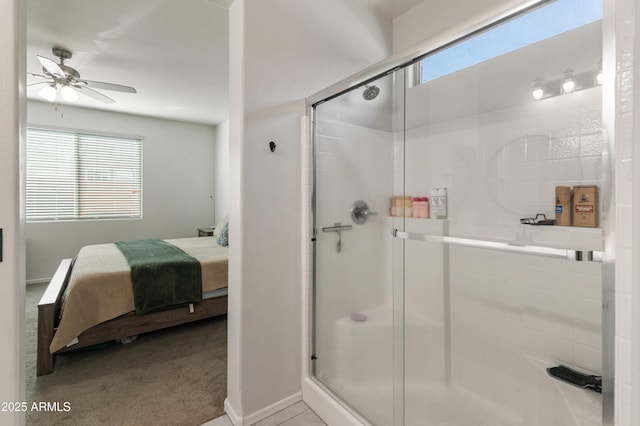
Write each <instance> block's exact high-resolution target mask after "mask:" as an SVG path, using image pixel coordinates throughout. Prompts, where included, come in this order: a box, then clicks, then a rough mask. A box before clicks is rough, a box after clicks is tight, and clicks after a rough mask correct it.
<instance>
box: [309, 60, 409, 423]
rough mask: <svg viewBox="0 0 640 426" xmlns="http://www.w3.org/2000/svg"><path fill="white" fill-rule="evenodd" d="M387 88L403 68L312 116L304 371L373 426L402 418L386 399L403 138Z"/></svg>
mask: <svg viewBox="0 0 640 426" xmlns="http://www.w3.org/2000/svg"><path fill="white" fill-rule="evenodd" d="M396 87H399V88H400V92H401V93H400V96H401V95H402V91H403V87H404V84H403V73H402V72H400V73H399V74H396V73H392V74H389V75H386V76H384V77H382V78H380V79H377V80H375V81H371V82H369V83H368V84H367V85H365V86H362V87H360V88H358V89H355V90H352V91H350V92H348V93H345V94H343V95H341V96H339V97H336V98H333V99H330V100H328V101H325V102H323V103H321V104H318V105H316V106H315V111H314V133H315V135H314V140H315V142H314V143H315V146H314V151H315V153H314V158H315V168H314V170H315V179H314V200H315V201H314V222H315V223H314V230H315V255H314V262H315V263H314V269H315V281H314V325H313V331H314V344H313V358H314V360H313V366H312V367H313V375H314V377H315V378H316V380H318V381H319V382H320V383H321V384H322V385H324V386H325V387H326V388H327V389H328V390H329V391H330V392H332V393H334V394H335V395H336V396H337V397H338V398H339V399H340V400H341V401H343V402H344V403H345V404H346V405H348V406H349V407H350V408H351V409H352V410H354V411H355V412H356V413H357V415H359V416H361V417H362V418H363V419H366V420H367V421H368V422H370V423H372V424H377V425H390V424H402V418H398V417H396V418H395V419H394V415H395V416H402V405H401V401H402V397H398V396H397V395H396V396H395V397H394V393H396V392H401V391H402V386H401V383H402V373H403V371H402V354H401V352H402V350H403V343H402V341H401V339H402V329H403V327H402V324H399V323H398V321H401V320H402V315H398V312H397V308H398V307H399V308H401V307H402V300H403V298H402V295H401V294H398V293H397V292H398V291H400V292H401V291H402V281H401V280H402V272H403V271H402V269H397V268H396V269H394V263H398V262H394V258H401V257H402V242H401V241H397V240H396V239H394V238H393V235H392V230H393V229H394V226H397V225H396V224H394V223H393V221H392V218H390V216H389V209H390V206H389V200H390V194H393V193H394V186H398V185H400V186H402V184H403V174H402V173H400V174H398V171H397V170H394V155H395V154H394V150H395V149H396V148H395V141H396V139H397V138H402V137H403V136H402V131H401V129H400V131H398V130H396V127H397V124H396V123H394V120H395V118H396V117H398V115H399V114H400V115H399V116H400V117H401V118H402V114H401V113H402V111H401V110H396V111H393V104H394V103H397V102H396V101H395V100H394V96H398V94H397V93H395V94H394V88H396ZM401 124H402V120H400V125H401ZM398 177H399V179H400V180H399V181H397V180H398ZM399 264H400V265H402V262H401V261H400V262H399ZM398 301H400V305H399V306H395V308H396V310H395V311H394V302H398ZM394 312H395V313H394ZM397 351H399V352H400V353H396V352H397ZM398 363H400V364H399V365H398ZM394 401H400V406H398V407H396V408H395V409H394ZM394 413H395V414H394Z"/></svg>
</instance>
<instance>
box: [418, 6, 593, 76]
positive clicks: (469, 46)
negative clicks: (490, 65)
mask: <svg viewBox="0 0 640 426" xmlns="http://www.w3.org/2000/svg"><path fill="white" fill-rule="evenodd" d="M602 15H603V5H602V0H557V1H554V2H552V3H550V4H549V5H547V6H545V7H541V8H540V9H538V10H535V11H533V12H531V13H528V14H526V15H522V16H520V17H518V18H515V19H513V20H511V21H509V22H506V23H504V24H503V25H499V26H497V27H493V28H491V29H490V30H488V31H485V32H482V33H480V34H478V35H476V36H474V37H471V38H468V39H465V40H464V41H462V42H460V43H457V44H455V45H453V46H451V47H449V48H446V49H443V50H442V51H440V52H436V53H434V54H432V55H429V56H427V57H426V58H425V59H423V60H422V61H420V62H419V64H420V68H421V73H420V75H421V79H420V82H421V83H427V82H429V81H431V80H435V79H436V78H439V77H442V76H444V75H447V74H450V73H453V72H455V71H458V70H461V69H464V68H467V67H470V66H473V65H476V64H479V63H481V62H484V61H487V60H489V59H492V58H495V57H497V56H500V55H504V54H505V53H509V52H512V51H514V50H517V49H520V48H522V47H525V46H528V45H531V44H534V43H537V42H539V41H542V40H545V39H548V38H550V37H553V36H555V35H558V34H561V33H564V32H566V31H570V30H572V29H575V28H578V27H581V26H583V25H587V24H589V23H592V22H595V21H597V20H600V19H602Z"/></svg>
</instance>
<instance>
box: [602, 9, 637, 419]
mask: <svg viewBox="0 0 640 426" xmlns="http://www.w3.org/2000/svg"><path fill="white" fill-rule="evenodd" d="M605 5H606V6H608V8H607V10H608V11H609V13H613V16H611V18H613V19H614V28H615V33H614V34H613V37H614V39H615V48H616V50H615V68H613V67H612V69H611V70H610V71H611V72H612V73H613V72H615V76H616V78H615V99H616V101H615V117H614V118H615V135H616V138H615V140H616V155H615V158H616V177H615V179H616V185H615V187H616V193H615V198H616V241H615V258H616V260H615V262H616V264H615V276H616V279H615V281H616V295H615V311H616V318H615V323H616V331H615V333H616V337H615V379H616V382H615V424H616V425H618V426H627V425H638V424H640V418H638V417H634V415H633V413H639V412H640V408H638V407H639V405H640V402H639V401H638V400H637V399H636V398H633V397H632V395H633V392H635V394H636V395H638V390H637V389H634V388H636V387H637V386H639V384H638V383H634V382H633V380H634V379H637V378H638V375H637V374H636V375H635V376H634V375H633V374H634V365H637V364H638V360H637V359H633V358H632V345H633V344H634V343H635V345H636V347H638V343H637V342H633V341H632V336H633V330H632V324H633V311H634V310H637V309H640V307H639V306H637V305H636V306H633V305H632V283H633V277H632V269H633V267H632V263H633V261H632V259H633V252H632V247H633V242H632V239H631V236H632V233H631V229H632V225H633V219H632V218H633V215H634V214H633V213H632V208H631V207H632V194H633V192H634V188H633V152H634V148H633V131H634V128H633V127H634V123H633V121H634V104H633V92H634V84H633V75H634V71H635V72H637V71H636V66H635V65H634V61H635V60H637V59H636V58H635V57H636V55H638V53H639V52H640V44H638V45H636V46H635V52H634V36H635V38H636V43H637V40H638V35H637V34H635V31H637V29H636V23H635V22H634V11H635V10H634V6H635V7H638V4H637V2H636V1H633V0H615V1H613V0H611V1H605ZM635 13H636V16H637V15H638V12H637V11H635ZM636 99H637V95H636ZM636 108H637V106H636ZM635 116H636V117H637V116H638V111H637V109H636V110H635ZM636 120H637V118H636ZM637 130H638V128H637V127H636V131H637ZM636 138H637V136H636ZM636 192H637V190H636ZM637 215H638V213H637V212H635V217H638V216H637ZM636 250H637V244H636ZM636 256H637V255H636ZM636 258H637V257H636ZM636 291H637V290H636ZM636 300H637V297H636ZM636 318H637V315H636ZM633 337H635V338H637V337H638V335H637V334H636V335H635V336H633ZM635 371H636V372H637V370H635Z"/></svg>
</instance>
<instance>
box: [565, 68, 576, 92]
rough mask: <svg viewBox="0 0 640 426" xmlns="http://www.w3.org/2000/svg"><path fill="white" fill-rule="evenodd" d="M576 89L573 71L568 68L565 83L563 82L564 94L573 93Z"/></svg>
mask: <svg viewBox="0 0 640 426" xmlns="http://www.w3.org/2000/svg"><path fill="white" fill-rule="evenodd" d="M575 88H576V82H575V80H574V79H573V70H572V69H571V68H567V69H566V70H564V81H563V82H562V93H571V92H573V91H574V89H575Z"/></svg>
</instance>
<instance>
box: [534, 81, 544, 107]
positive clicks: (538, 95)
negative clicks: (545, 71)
mask: <svg viewBox="0 0 640 426" xmlns="http://www.w3.org/2000/svg"><path fill="white" fill-rule="evenodd" d="M543 81H544V80H542V79H541V78H540V77H538V78H536V79H535V80H533V91H532V92H531V95H532V96H533V99H535V100H536V101H539V100H540V99H542V97H543V96H544V89H543V88H542V82H543Z"/></svg>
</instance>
